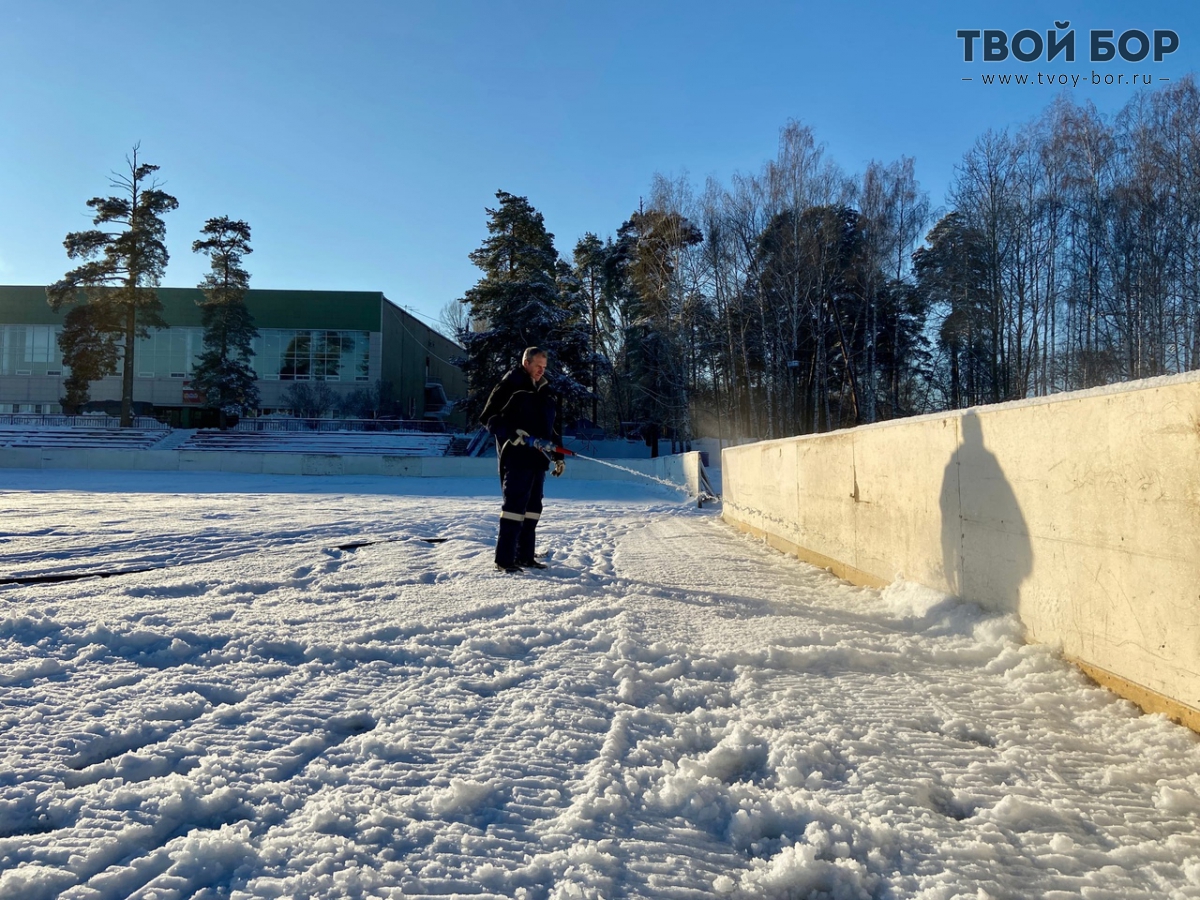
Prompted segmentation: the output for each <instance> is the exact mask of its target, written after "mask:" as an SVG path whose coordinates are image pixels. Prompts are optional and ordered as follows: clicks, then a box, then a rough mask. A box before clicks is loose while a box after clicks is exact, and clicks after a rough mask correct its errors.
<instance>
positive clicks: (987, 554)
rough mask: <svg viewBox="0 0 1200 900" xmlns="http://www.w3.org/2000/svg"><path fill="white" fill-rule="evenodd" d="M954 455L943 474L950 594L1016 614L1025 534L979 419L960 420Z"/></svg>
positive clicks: (1026, 568) (1028, 565)
mask: <svg viewBox="0 0 1200 900" xmlns="http://www.w3.org/2000/svg"><path fill="white" fill-rule="evenodd" d="M960 423H961V424H960V428H961V437H960V440H959V445H958V450H957V452H956V453H955V454H954V455H953V456H952V457H951V458H950V461H949V462H948V463H947V464H946V469H945V472H944V473H943V475H942V492H941V514H942V565H943V571H944V573H945V576H946V584H947V585H948V586H949V589H950V591H951V592H952V593H954V594H956V595H957V596H959V597H962V598H963V599H965V600H969V601H971V602H973V603H978V604H980V605H981V606H984V607H986V608H988V609H994V610H998V611H1002V612H1013V613H1015V612H1018V611H1019V609H1020V599H1021V583H1022V582H1023V581H1024V580H1025V579H1026V578H1027V577H1028V576H1029V573H1030V572H1031V571H1032V570H1033V547H1032V546H1031V544H1030V541H1029V529H1028V527H1027V526H1026V524H1025V517H1024V516H1023V515H1022V514H1021V507H1020V505H1019V504H1018V503H1017V498H1016V495H1015V494H1014V493H1013V490H1012V487H1011V486H1010V485H1009V483H1008V479H1007V478H1005V477H1004V470H1003V469H1001V468H1000V463H999V461H998V460H997V459H996V457H995V455H994V454H993V453H992V452H991V451H990V450H988V448H987V447H986V446H985V444H984V441H983V426H982V423H981V422H980V419H979V416H978V414H976V413H974V412H967V413H965V414H964V415H963V417H962V419H961V420H960Z"/></svg>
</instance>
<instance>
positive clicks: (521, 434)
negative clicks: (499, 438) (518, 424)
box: [512, 428, 529, 447]
mask: <svg viewBox="0 0 1200 900" xmlns="http://www.w3.org/2000/svg"><path fill="white" fill-rule="evenodd" d="M527 437H529V432H528V431H524V430H522V429H520V428H518V429H517V436H516V437H515V438H513V441H512V442H513V444H514V445H516V446H518V447H519V446H520V445H521V444H523V443H525V438H527Z"/></svg>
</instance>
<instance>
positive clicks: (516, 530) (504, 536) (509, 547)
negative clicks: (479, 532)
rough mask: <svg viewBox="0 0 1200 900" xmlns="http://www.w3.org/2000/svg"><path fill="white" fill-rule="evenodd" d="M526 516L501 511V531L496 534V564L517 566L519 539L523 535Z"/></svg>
mask: <svg viewBox="0 0 1200 900" xmlns="http://www.w3.org/2000/svg"><path fill="white" fill-rule="evenodd" d="M510 517H511V518H510ZM524 518H525V517H524V516H520V515H518V514H517V513H510V512H502V513H500V533H499V534H498V535H497V536H496V565H497V566H499V567H500V568H502V569H506V570H507V569H513V568H516V565H517V550H518V548H517V540H518V538H519V537H520V535H521V525H522V523H523V522H524Z"/></svg>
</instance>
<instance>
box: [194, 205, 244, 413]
mask: <svg viewBox="0 0 1200 900" xmlns="http://www.w3.org/2000/svg"><path fill="white" fill-rule="evenodd" d="M202 234H204V235H205V238H204V239H203V240H197V241H194V242H193V243H192V252H193V253H204V254H206V255H207V256H208V258H209V260H210V262H211V264H212V268H211V270H210V271H209V273H208V274H207V275H205V276H204V280H203V281H202V282H200V291H201V294H202V296H203V298H204V299H203V300H198V301H197V302H198V303H199V304H200V307H201V310H202V315H203V322H204V350H203V352H202V353H201V354H200V359H199V362H198V363H197V365H196V367H195V369H194V370H193V372H192V383H193V384H194V385H195V387H196V389H197V390H199V391H201V392H202V393H203V394H204V397H205V399H206V400H207V401H208V403H209V405H211V406H215V407H216V408H217V409H218V410H220V417H221V418H220V423H221V428H222V429H224V428H225V427H226V426H227V424H228V419H227V417H228V416H229V415H230V414H231V413H232V414H236V415H241V414H242V412H243V411H244V410H245V409H247V408H249V409H254V408H255V407H257V406H258V387H257V386H256V385H255V380H256V379H257V377H258V376H257V375H256V374H255V372H254V369H253V368H252V367H251V366H250V357H251V354H252V350H251V341H253V340H254V338H255V337H257V336H258V329H257V328H255V327H254V319H253V317H252V316H251V315H250V311H249V310H248V309H246V292H247V291H248V290H249V289H250V273H249V272H247V271H246V269H245V268H244V267H243V266H242V259H243V258H244V257H245V256H246V255H247V254H249V253H253V252H254V251H253V250H252V249H251V248H250V226H249V225H247V224H246V223H245V222H243V221H241V220H240V219H238V220H233V219H230V218H229V217H228V216H221V217H219V218H214V219H209V220H208V221H207V222H205V223H204V229H203V231H202Z"/></svg>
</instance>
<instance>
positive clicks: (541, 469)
mask: <svg viewBox="0 0 1200 900" xmlns="http://www.w3.org/2000/svg"><path fill="white" fill-rule="evenodd" d="M546 362H547V357H546V351H545V350H542V349H540V348H539V347H530V348H528V349H527V350H526V351H525V353H524V354H523V355H522V356H521V364H520V365H518V366H516V367H515V368H514V369H513V370H512V371H511V372H509V373H508V374H507V375H505V376H504V378H503V379H501V381H500V383H499V384H498V385H496V387H495V388H493V389H492V393H491V395H490V396H489V397H488V401H487V405H486V406H484V408H483V415H482V416H481V419H482V422H483V426H484V427H485V428H486V429H487V430H488V431H489V432H490V433H491V434H492V435H493V436H494V437H495V438H496V455H497V456H498V457H499V458H500V487H501V490H502V491H503V494H504V502H503V504H502V506H501V507H500V509H501V512H500V533H499V535H498V536H497V538H496V568H498V569H502V570H504V571H505V572H519V571H521V569H522V568H533V569H544V568H546V565H545V563H541V562H538V560H537V558H536V557H535V556H534V553H533V548H534V538H535V534H536V532H537V524H538V520H539V519H540V518H541V515H542V489H543V486H544V485H545V482H546V470H547V469H549V468H550V464H551V462H553V463H554V474H555V475H561V474H562V473H563V469H564V463H563V458H562V454H560V453H554V452H551V453H549V454H547V453H546V452H544V451H542V450H540V449H538V448H537V447H535V446H534V445H533V442H534V441H535V440H540V441H548V442H550V443H552V444H553V445H555V446H558V445H559V444H561V443H562V438H561V435H560V433H559V430H558V425H557V423H556V418H557V415H556V413H557V406H558V396H557V395H556V394H555V393H554V391H553V390H552V389H551V387H550V383H549V381H548V380H547V379H546Z"/></svg>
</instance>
